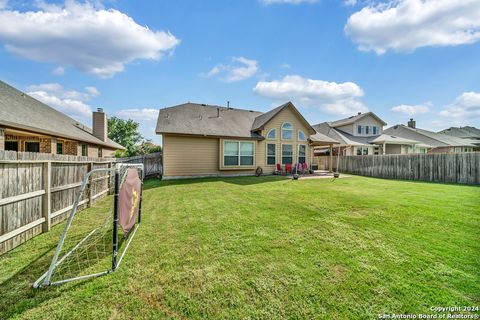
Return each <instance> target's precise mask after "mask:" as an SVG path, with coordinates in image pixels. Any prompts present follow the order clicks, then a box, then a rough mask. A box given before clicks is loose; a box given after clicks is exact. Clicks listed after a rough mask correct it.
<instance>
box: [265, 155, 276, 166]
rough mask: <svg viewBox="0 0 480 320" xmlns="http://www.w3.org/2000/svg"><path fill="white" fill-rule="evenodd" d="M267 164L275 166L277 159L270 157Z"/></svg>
mask: <svg viewBox="0 0 480 320" xmlns="http://www.w3.org/2000/svg"><path fill="white" fill-rule="evenodd" d="M267 164H268V165H274V164H275V157H272V156H269V157H267Z"/></svg>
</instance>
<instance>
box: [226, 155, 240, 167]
mask: <svg viewBox="0 0 480 320" xmlns="http://www.w3.org/2000/svg"><path fill="white" fill-rule="evenodd" d="M223 163H224V164H225V165H226V166H238V157H237V156H225V159H224V161H223Z"/></svg>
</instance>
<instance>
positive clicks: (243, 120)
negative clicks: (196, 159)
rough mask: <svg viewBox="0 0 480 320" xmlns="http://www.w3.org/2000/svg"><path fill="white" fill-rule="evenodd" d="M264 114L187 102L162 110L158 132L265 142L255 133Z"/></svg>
mask: <svg viewBox="0 0 480 320" xmlns="http://www.w3.org/2000/svg"><path fill="white" fill-rule="evenodd" d="M261 114H262V113H261V112H257V111H251V110H243V109H234V108H225V107H221V106H216V105H207V104H200V103H190V102H188V103H184V104H180V105H177V106H173V107H169V108H165V109H161V110H160V112H159V114H158V121H157V128H156V133H176V134H188V135H203V136H223V137H237V138H255V139H262V137H261V136H260V135H258V134H254V133H252V132H251V127H252V123H253V122H254V121H255V118H256V117H258V116H259V115H261Z"/></svg>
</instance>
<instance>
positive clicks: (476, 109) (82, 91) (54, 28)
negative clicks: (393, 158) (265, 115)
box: [0, 0, 480, 142]
mask: <svg viewBox="0 0 480 320" xmlns="http://www.w3.org/2000/svg"><path fill="white" fill-rule="evenodd" d="M0 25H2V28H0V44H1V46H0V79H1V80H3V81H6V82H7V83H9V84H11V85H13V86H15V87H17V88H19V89H21V90H24V91H26V92H28V93H30V94H32V95H33V96H35V97H36V98H38V99H40V100H43V101H44V102H46V103H48V104H49V105H51V106H52V107H55V108H57V109H59V110H61V111H63V112H65V113H67V114H69V115H71V116H73V117H75V118H76V119H79V120H81V121H82V122H84V123H85V124H87V125H90V118H89V116H88V114H89V112H90V111H91V110H94V109H96V108H97V107H103V108H104V109H105V110H106V112H108V114H109V115H117V116H120V117H123V118H129V117H131V118H133V119H134V120H136V121H139V122H140V123H141V129H142V133H143V135H144V136H145V137H147V138H151V139H153V140H154V141H156V142H160V139H159V138H158V137H156V136H155V133H154V127H155V122H156V114H157V112H158V109H159V108H164V107H168V106H172V105H175V104H180V103H183V102H187V101H192V102H202V103H210V104H219V105H226V103H227V101H230V104H231V106H234V107H240V108H246V109H253V110H260V111H267V110H269V109H270V108H272V107H273V106H276V105H278V104H280V103H282V102H285V101H288V100H292V101H293V102H294V103H295V105H296V106H297V107H298V108H299V109H300V111H301V112H302V113H303V114H304V116H305V117H306V118H307V120H309V121H310V122H311V123H312V124H315V123H318V122H322V121H328V120H335V119H339V118H342V117H345V116H349V115H353V114H356V113H357V112H358V111H362V112H364V111H367V110H370V111H373V112H375V113H377V114H378V115H379V116H380V117H382V118H383V119H384V120H385V121H386V122H387V123H388V124H389V125H394V124H397V123H406V121H407V120H408V118H410V117H414V118H415V119H417V125H418V126H419V127H422V128H426V129H432V130H441V129H444V128H446V127H449V126H452V125H457V126H458V125H474V126H480V58H479V57H480V43H479V42H480V1H479V0H465V1H453V0H435V1H429V0H395V1H390V2H389V1H381V2H380V1H371V0H369V1H361V0H357V1H354V0H349V1H340V0H337V1H333V0H318V1H315V0H242V1H238V0H237V1H233V0H222V1H189V0H182V1H179V0H177V1H167V0H165V1H120V0H117V1H102V2H101V1H94V2H75V1H67V2H53V1H34V2H30V3H28V2H21V1H14V0H10V1H5V0H0Z"/></svg>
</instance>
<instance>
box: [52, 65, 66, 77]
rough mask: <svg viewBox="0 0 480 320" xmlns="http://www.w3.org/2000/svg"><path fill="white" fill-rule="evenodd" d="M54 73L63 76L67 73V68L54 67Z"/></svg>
mask: <svg viewBox="0 0 480 320" xmlns="http://www.w3.org/2000/svg"><path fill="white" fill-rule="evenodd" d="M52 73H53V74H54V75H56V76H63V75H64V74H65V68H63V67H56V68H55V69H53V71H52Z"/></svg>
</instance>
